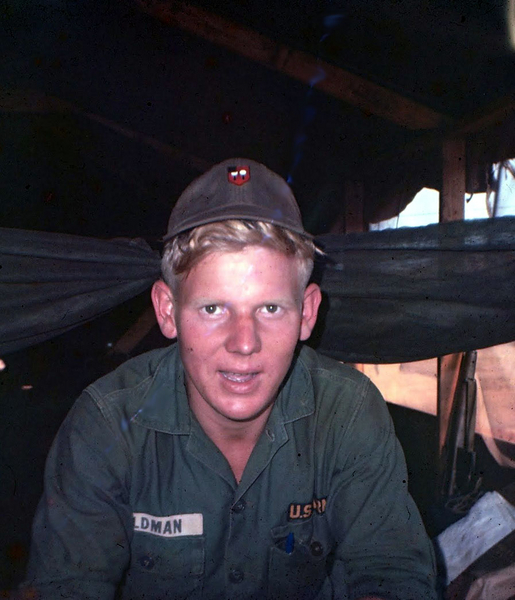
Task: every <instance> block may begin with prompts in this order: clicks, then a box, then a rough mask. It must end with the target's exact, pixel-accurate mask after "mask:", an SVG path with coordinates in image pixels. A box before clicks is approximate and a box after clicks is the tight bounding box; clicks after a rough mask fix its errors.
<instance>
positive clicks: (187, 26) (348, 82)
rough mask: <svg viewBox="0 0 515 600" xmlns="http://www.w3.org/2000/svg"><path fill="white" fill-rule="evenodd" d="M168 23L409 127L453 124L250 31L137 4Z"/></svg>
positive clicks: (186, 10)
mask: <svg viewBox="0 0 515 600" xmlns="http://www.w3.org/2000/svg"><path fill="white" fill-rule="evenodd" d="M135 2H136V4H137V5H138V6H139V7H140V8H141V9H142V10H143V11H145V12H146V13H149V14H151V15H153V16H155V17H157V18H159V19H160V20H161V21H163V22H164V23H167V24H168V25H172V26H174V27H178V28H180V29H183V30H185V31H188V32H189V33H192V34H194V35H197V36H199V37H202V38H203V39H206V40H208V41H210V42H212V43H213V44H217V45H219V46H223V47H224V48H227V49H228V50H231V51H232V52H235V53H237V54H240V55H242V56H244V57H245V58H248V59H249V60H252V61H255V62H258V63H260V64H262V65H265V66H267V67H269V68H273V69H275V70H277V71H279V72H281V73H284V74H285V75H288V76H289V77H292V78H293V79H297V80H298V81H302V82H303V83H305V84H307V85H310V86H313V87H315V88H317V89H318V90H320V91H322V92H324V93H326V94H328V95H330V96H335V97H336V98H339V99H340V100H343V101H345V102H347V103H348V104H351V105H352V106H356V107H358V108H360V109H361V110H363V111H364V112H365V113H367V114H373V115H376V116H378V117H382V118H383V119H386V120H388V121H392V122H393V123H396V124H397V125H401V126H402V127H406V128H407V129H413V130H418V129H435V128H438V127H442V126H444V125H446V124H447V123H448V119H447V118H446V117H444V116H443V115H441V114H439V113H437V112H436V111H434V110H432V109H430V108H428V107H427V106H423V105H422V104H419V103H417V102H414V101H412V100H410V99H408V98H405V97H404V96H401V95H400V94H397V93H395V92H393V91H391V90H389V89H387V88H385V87H382V86H380V85H377V84H375V83H372V82H370V81H368V80H366V79H364V78H363V77H359V76H358V75H355V74H354V73H350V72H349V71H345V70H344V69H341V68H339V67H336V66H334V65H332V64H330V63H327V62H325V61H323V60H319V59H317V58H316V57H315V56H312V55H310V54H308V53H306V52H301V51H298V50H294V49H292V48H289V47H288V46H286V45H284V44H280V43H276V42H274V41H273V40H270V39H269V38H267V37H266V36H264V35H262V34H260V33H257V32H255V31H253V30H251V29H249V28H248V27H244V26H243V25H240V24H238V23H235V22H232V21H229V20H228V19H225V18H224V17H221V16H219V15H215V14H213V13H211V12H208V11H206V10H204V9H202V8H200V7H198V6H194V5H190V4H187V3H186V2H181V1H177V0H135Z"/></svg>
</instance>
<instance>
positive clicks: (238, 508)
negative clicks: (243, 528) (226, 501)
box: [232, 499, 245, 513]
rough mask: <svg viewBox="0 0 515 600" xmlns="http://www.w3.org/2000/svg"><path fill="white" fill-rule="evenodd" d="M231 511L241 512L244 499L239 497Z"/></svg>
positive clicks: (243, 508)
mask: <svg viewBox="0 0 515 600" xmlns="http://www.w3.org/2000/svg"><path fill="white" fill-rule="evenodd" d="M232 510H233V512H235V513H241V512H243V511H244V510H245V500H243V499H240V500H238V502H236V504H235V505H234V506H233V507H232Z"/></svg>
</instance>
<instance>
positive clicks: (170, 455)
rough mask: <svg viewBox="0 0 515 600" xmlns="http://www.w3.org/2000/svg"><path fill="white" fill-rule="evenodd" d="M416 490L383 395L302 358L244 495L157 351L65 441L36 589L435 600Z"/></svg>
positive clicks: (104, 394) (179, 376) (101, 390)
mask: <svg viewBox="0 0 515 600" xmlns="http://www.w3.org/2000/svg"><path fill="white" fill-rule="evenodd" d="M406 479H407V476H406V468H405V464H404V458H403V455H402V451H401V449H400V446H399V444H398V442H397V440H396V438H395V435H394V431H393V426H392V422H391V420H390V417H389V414H388V411H387V407H386V404H385V402H384V400H383V399H382V397H381V396H380V394H379V392H378V391H377V390H376V388H375V387H374V386H373V385H372V383H371V382H370V381H369V380H368V379H367V378H366V377H364V376H363V375H362V374H361V373H359V372H357V371H355V370H354V369H352V368H350V367H348V366H345V365H342V364H340V363H337V362H336V361H333V360H331V359H327V358H324V357H321V356H319V355H318V354H316V353H315V352H314V351H313V350H311V349H309V348H306V347H304V348H303V349H302V350H301V351H300V353H299V354H298V355H296V357H295V359H294V362H293V365H292V368H291V369H290V372H289V374H288V376H287V378H286V380H285V383H284V385H283V387H282V389H281V391H280V393H279V396H278V398H277V400H276V402H275V404H274V407H273V410H272V412H271V414H270V417H269V420H268V423H267V426H266V429H265V431H264V432H263V434H262V435H261V438H260V439H259V441H258V443H257V445H256V447H255V448H254V451H253V452H252V455H251V457H250V459H249V462H248V464H247V466H246V468H245V471H244V473H243V477H242V479H241V482H240V483H239V484H237V483H236V481H235V478H234V476H233V474H232V472H231V469H230V467H229V465H228V463H227V461H226V459H225V458H224V456H223V455H222V454H221V453H220V451H219V450H218V449H217V447H216V446H215V445H214V444H213V442H212V441H211V440H210V439H209V438H208V437H207V436H206V435H205V433H204V432H203V430H202V429H201V427H200V425H199V424H198V422H197V420H196V419H195V417H194V416H193V414H192V413H191V411H190V409H189V406H188V400H187V396H186V392H185V387H184V372H183V367H182V364H181V361H180V357H179V353H178V350H177V347H176V346H175V345H173V346H171V347H169V348H166V349H160V350H155V351H152V352H149V353H147V354H144V355H141V356H139V357H136V358H134V359H131V360H129V361H128V362H127V363H125V364H124V365H122V366H121V367H119V368H118V369H117V370H115V371H114V372H113V373H111V374H109V375H107V376H105V377H103V378H102V379H100V380H99V381H97V382H96V383H94V384H92V385H90V386H89V387H88V388H87V389H86V390H85V391H84V393H83V394H82V396H81V397H80V398H79V399H78V401H77V402H76V403H75V405H74V407H73V408H72V410H71V411H70V413H69V415H68V416H67V418H66V419H65V421H64V423H63V425H62V426H61V429H60V431H59V433H58V435H57V437H56V440H55V441H54V444H53V446H52V449H51V451H50V454H49V457H48V461H47V466H46V472H45V490H44V495H43V498H42V500H41V502H40V504H39V507H38V510H37V513H36V517H35V520H34V528H33V544H32V549H31V557H30V562H29V569H28V574H27V581H26V585H28V586H31V589H32V590H33V591H34V589H35V591H37V592H38V593H39V594H40V597H41V598H42V599H46V598H52V599H54V598H62V597H65V598H73V599H74V600H80V599H90V600H101V599H107V598H114V597H116V598H121V599H123V600H129V599H130V600H136V599H161V598H202V599H207V600H214V599H216V600H220V599H231V600H236V599H242V600H249V599H254V598H255V599H260V600H262V599H266V598H269V599H272V598H273V599H293V598H294V599H296V600H297V599H300V598H302V599H304V598H305V599H308V598H318V599H321V600H323V599H329V598H339V599H347V598H348V599H352V598H358V597H360V596H365V595H368V594H376V595H378V596H384V597H385V598H399V599H401V600H408V599H409V600H412V599H416V600H433V599H434V598H436V594H435V591H434V582H435V579H434V560H433V554H432V546H431V544H430V542H429V540H428V538H427V536H426V533H425V530H424V527H423V525H422V522H421V519H420V516H419V513H418V510H417V508H416V507H415V505H414V503H413V501H412V499H411V498H410V496H409V495H408V492H407V484H406ZM116 590H118V591H116ZM115 593H116V594H117V595H116V596H115Z"/></svg>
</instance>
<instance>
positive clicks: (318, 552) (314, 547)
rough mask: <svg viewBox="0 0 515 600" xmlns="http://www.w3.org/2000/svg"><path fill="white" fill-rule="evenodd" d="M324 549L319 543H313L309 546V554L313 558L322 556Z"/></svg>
mask: <svg viewBox="0 0 515 600" xmlns="http://www.w3.org/2000/svg"><path fill="white" fill-rule="evenodd" d="M323 552H324V548H323V547H322V544H321V543H320V542H313V543H312V544H311V554H312V555H313V556H322V554H323Z"/></svg>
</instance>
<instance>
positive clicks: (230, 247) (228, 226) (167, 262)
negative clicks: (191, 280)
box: [161, 219, 316, 293]
mask: <svg viewBox="0 0 515 600" xmlns="http://www.w3.org/2000/svg"><path fill="white" fill-rule="evenodd" d="M247 246H261V247H265V248H270V249H272V250H276V251H278V252H281V253H282V254H285V255H286V256H291V257H293V258H296V259H297V261H298V264H299V283H300V284H301V285H302V286H303V287H302V290H304V288H305V287H306V286H307V284H308V281H309V278H310V276H311V272H312V270H313V262H314V256H315V251H316V248H315V244H314V243H313V241H312V240H311V239H309V238H308V237H306V236H302V235H300V234H298V233H295V232H294V231H290V230H289V229H285V228H284V227H280V226H278V225H273V224H272V223H267V222H265V221H245V220H235V219H230V220H227V221H217V222H215V223H208V224H207V225H200V226H199V227H196V228H195V229H192V230H190V231H186V232H184V233H180V234H179V235H177V236H176V237H174V238H173V239H172V240H170V241H169V242H168V243H167V244H166V245H165V248H164V252H163V258H162V260H161V271H162V274H163V279H164V281H165V282H166V283H167V284H168V285H169V286H170V288H171V289H172V291H173V292H174V293H176V292H177V288H178V284H179V283H180V282H181V281H182V280H183V279H185V278H186V276H187V275H188V273H189V272H190V271H191V269H192V268H193V267H194V266H195V265H196V264H197V263H199V262H200V261H201V260H202V259H203V258H204V257H205V256H207V255H208V254H210V253H211V252H238V251H241V250H243V249H244V248H246V247H247Z"/></svg>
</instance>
